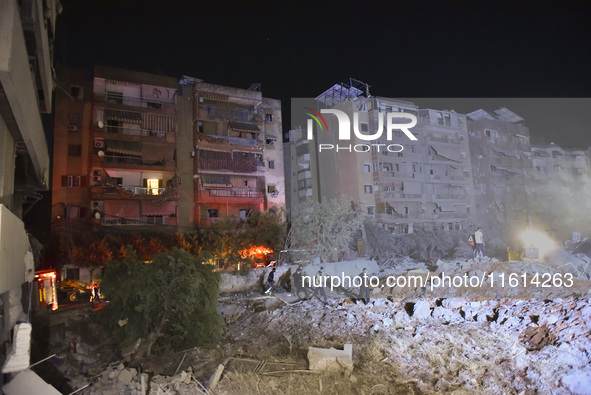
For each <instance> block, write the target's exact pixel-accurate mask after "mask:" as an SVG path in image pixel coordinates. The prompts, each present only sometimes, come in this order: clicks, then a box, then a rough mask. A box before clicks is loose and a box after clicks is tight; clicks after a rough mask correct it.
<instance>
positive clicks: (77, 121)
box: [68, 114, 82, 132]
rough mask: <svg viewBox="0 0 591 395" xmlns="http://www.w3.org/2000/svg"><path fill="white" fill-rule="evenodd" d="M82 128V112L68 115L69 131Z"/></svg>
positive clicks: (76, 130)
mask: <svg viewBox="0 0 591 395" xmlns="http://www.w3.org/2000/svg"><path fill="white" fill-rule="evenodd" d="M81 128H82V114H69V115H68V132H78V131H80V129H81Z"/></svg>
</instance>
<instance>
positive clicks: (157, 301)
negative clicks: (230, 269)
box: [100, 248, 222, 355]
mask: <svg viewBox="0 0 591 395" xmlns="http://www.w3.org/2000/svg"><path fill="white" fill-rule="evenodd" d="M126 256H127V258H125V259H124V260H122V261H111V262H110V263H109V266H108V267H107V270H106V271H105V273H104V276H103V281H102V285H101V290H102V292H103V293H104V294H105V296H106V297H107V299H108V300H109V304H108V305H107V306H106V307H105V308H104V309H102V310H101V311H100V316H101V321H102V322H103V323H104V324H105V325H106V326H107V327H108V329H110V330H111V331H112V333H113V335H114V336H115V338H116V339H117V340H118V341H119V342H120V343H121V344H122V345H129V344H132V343H134V342H135V341H136V340H137V339H138V338H141V339H142V340H143V343H144V344H145V345H146V349H145V350H144V353H145V354H147V355H149V354H150V353H151V350H152V347H153V346H154V347H156V348H157V349H169V350H181V349H185V348H190V347H195V346H197V345H201V344H204V343H207V342H210V341H212V340H214V339H216V338H217V337H219V336H220V335H221V332H222V321H221V319H220V317H219V314H218V311H217V303H218V296H219V284H220V281H221V278H220V275H219V273H217V272H214V271H213V270H212V269H213V267H212V266H211V265H204V264H203V263H202V258H201V257H195V256H193V255H192V254H191V253H189V252H187V251H185V250H181V249H174V250H172V251H170V252H164V253H161V254H158V255H155V256H154V257H153V261H152V263H149V264H144V263H143V262H142V261H141V260H139V259H137V257H136V256H135V254H134V252H133V251H132V250H131V249H130V248H127V250H126ZM123 323H124V325H121V324H123Z"/></svg>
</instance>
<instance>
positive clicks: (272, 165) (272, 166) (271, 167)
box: [269, 160, 275, 169]
mask: <svg viewBox="0 0 591 395" xmlns="http://www.w3.org/2000/svg"><path fill="white" fill-rule="evenodd" d="M274 168H275V161H274V160H270V161H269V169H274Z"/></svg>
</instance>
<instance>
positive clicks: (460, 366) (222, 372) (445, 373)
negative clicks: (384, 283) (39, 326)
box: [60, 251, 591, 394]
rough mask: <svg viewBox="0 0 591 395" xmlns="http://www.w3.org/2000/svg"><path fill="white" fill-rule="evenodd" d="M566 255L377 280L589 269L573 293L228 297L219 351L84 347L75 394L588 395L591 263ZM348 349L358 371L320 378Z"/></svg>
mask: <svg viewBox="0 0 591 395" xmlns="http://www.w3.org/2000/svg"><path fill="white" fill-rule="evenodd" d="M557 256H558V257H561V258H560V259H558V261H559V262H558V261H555V264H552V263H551V262H548V261H539V262H536V261H532V262H501V261H498V260H494V259H483V260H477V261H474V260H460V261H458V260H449V261H441V260H440V261H436V262H429V263H422V262H413V261H411V260H409V259H402V260H400V261H399V262H390V263H389V264H388V265H382V267H381V269H380V272H379V273H373V274H375V275H377V276H379V277H380V278H381V279H382V280H384V279H385V278H386V277H387V276H401V275H409V274H414V275H427V274H429V275H432V276H441V275H442V273H448V274H450V275H464V274H469V275H474V276H478V277H482V276H483V275H484V276H488V275H490V274H491V273H495V272H497V273H506V274H508V273H516V274H522V273H527V274H532V275H533V274H535V273H549V274H551V275H554V274H556V273H560V274H565V273H567V272H569V270H571V271H574V269H568V268H569V267H571V268H575V269H576V270H577V272H576V278H575V281H574V283H573V286H571V287H569V288H568V289H564V287H563V289H559V287H554V288H552V289H542V288H540V289H539V290H535V289H527V287H525V288H524V287H521V289H519V287H515V290H514V291H513V290H511V292H506V291H508V290H500V291H503V292H501V293H499V289H494V287H492V288H493V289H487V290H486V292H481V291H482V290H479V292H475V290H473V289H470V287H464V288H461V287H459V288H457V289H455V290H454V291H453V292H449V291H447V292H439V293H430V292H428V289H419V290H417V289H415V290H409V289H406V290H405V289H396V288H395V287H394V288H392V287H381V286H380V287H377V288H375V289H374V290H373V291H372V296H371V302H370V303H369V304H367V305H366V304H364V303H362V302H361V301H356V300H355V298H354V296H355V295H356V293H357V290H356V289H345V288H339V289H335V290H333V291H329V292H328V296H329V303H328V304H324V303H322V302H321V301H320V300H318V299H317V298H311V299H308V300H299V299H297V298H295V297H294V296H293V295H291V294H290V293H289V292H288V291H286V290H280V291H279V292H278V293H276V294H275V295H274V296H264V295H261V292H260V290H252V291H250V292H244V293H235V294H223V295H222V297H221V298H220V313H221V314H222V317H223V318H224V320H225V322H226V329H225V334H224V336H223V338H222V339H221V340H220V342H219V344H217V345H215V346H211V347H208V348H203V349H193V350H186V351H184V352H182V353H178V354H176V355H172V356H167V357H154V359H152V360H146V361H142V363H141V364H140V366H129V365H128V364H127V362H125V361H123V362H121V361H118V360H114V359H116V358H114V357H113V356H112V354H109V353H104V354H105V355H109V356H110V358H111V360H110V361H106V362H105V360H104V359H103V360H102V362H100V361H98V360H97V358H96V354H95V351H96V349H97V348H98V347H104V344H101V343H99V342H95V344H94V345H92V346H91V345H88V344H86V343H84V342H83V344H79V345H78V350H77V354H81V355H78V356H76V357H72V356H70V357H68V358H62V359H61V360H62V361H65V362H64V363H63V364H62V365H61V367H60V368H61V370H62V372H64V373H65V374H66V375H67V376H68V378H69V379H70V380H71V381H70V384H71V386H72V388H73V389H78V388H83V387H84V386H86V385H88V387H87V388H85V389H83V390H82V391H80V392H79V393H81V394H85V393H86V394H109V393H112V394H115V393H130V394H132V393H138V394H140V393H146V394H184V393H192V394H194V393H197V394H199V393H203V394H235V393H240V394H258V393H282V394H302V393H323V394H325V393H326V394H333V393H334V394H346V393H365V394H370V393H373V394H379V393H411V394H412V393H415V394H420V393H486V394H490V393H492V394H530V393H531V394H533V393H554V394H571V393H572V394H587V393H591V392H590V391H591V385H590V384H591V302H590V300H589V298H590V294H589V290H590V289H591V281H589V276H588V272H587V271H585V268H586V266H585V262H586V260H585V259H586V258H585V257H581V256H576V255H574V254H571V253H570V252H566V251H565V252H564V253H561V254H560V255H557ZM557 256H555V259H557V258H556V257H557ZM564 261H568V262H564ZM538 291H539V292H538ZM68 336H74V335H73V334H67V335H66V337H68ZM66 341H67V339H66ZM346 344H352V357H353V358H352V359H353V369H349V368H347V367H344V368H343V369H337V370H331V369H329V370H325V371H324V370H320V371H312V370H310V365H309V360H308V357H307V356H308V352H309V350H310V348H324V349H330V348H334V349H337V350H343V349H347V348H346V347H345V345H346ZM70 351H71V350H70ZM67 361H70V362H67ZM73 361H77V362H76V363H77V364H78V365H77V366H76V369H74V368H73V367H74V362H73ZM99 362H100V363H99ZM216 373H218V374H216ZM212 381H215V384H214V383H212ZM211 384H214V386H213V387H211V388H210V385H211Z"/></svg>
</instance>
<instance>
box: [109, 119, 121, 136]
mask: <svg viewBox="0 0 591 395" xmlns="http://www.w3.org/2000/svg"><path fill="white" fill-rule="evenodd" d="M118 132H119V121H116V120H114V119H108V120H107V133H118Z"/></svg>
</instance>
